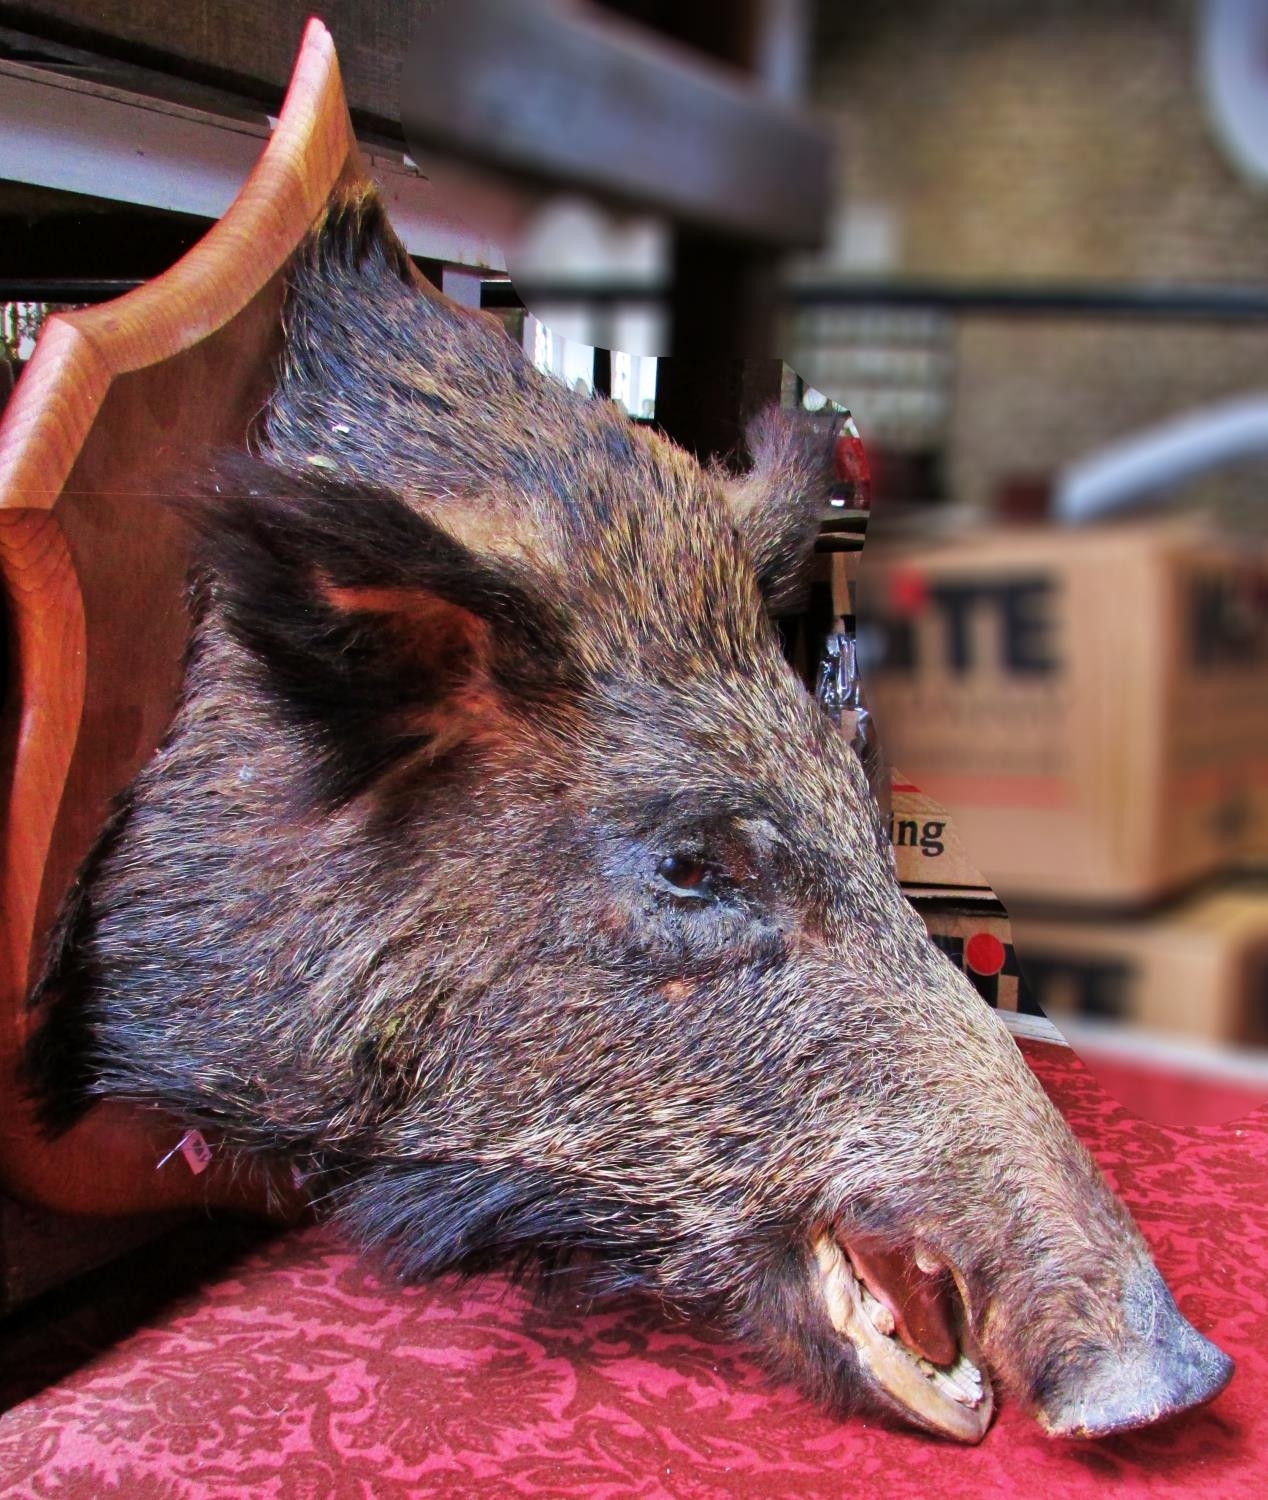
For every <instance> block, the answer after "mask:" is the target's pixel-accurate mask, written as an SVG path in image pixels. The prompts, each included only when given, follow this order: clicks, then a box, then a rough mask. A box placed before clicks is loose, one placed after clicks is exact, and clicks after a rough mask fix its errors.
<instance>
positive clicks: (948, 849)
mask: <svg viewBox="0 0 1268 1500" xmlns="http://www.w3.org/2000/svg"><path fill="white" fill-rule="evenodd" d="M889 841H890V844H891V846H892V847H893V851H894V866H895V868H896V869H897V871H898V878H899V880H900V881H901V882H902V884H903V885H907V886H942V887H949V888H952V889H956V890H977V891H986V892H988V893H989V891H990V886H989V883H988V881H987V879H986V877H985V876H984V875H983V874H982V872H981V871H980V870H978V869H977V868H976V866H975V865H974V864H973V861H972V860H971V859H970V858H969V856H968V854H967V852H966V851H965V848H964V845H963V844H962V843H961V842H960V836H959V833H958V832H957V830H956V827H955V824H954V822H953V821H952V818H951V815H950V814H949V813H948V812H947V810H946V808H945V807H943V806H942V804H941V803H940V802H935V801H934V799H933V798H932V797H930V796H927V795H926V794H925V793H924V792H922V791H921V790H920V788H919V787H918V786H916V785H915V783H914V782H911V781H908V779H907V777H906V776H905V775H903V773H902V772H901V771H897V770H891V772H890V802H889Z"/></svg>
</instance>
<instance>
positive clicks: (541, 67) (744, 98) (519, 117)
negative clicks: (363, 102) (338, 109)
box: [402, 0, 830, 249]
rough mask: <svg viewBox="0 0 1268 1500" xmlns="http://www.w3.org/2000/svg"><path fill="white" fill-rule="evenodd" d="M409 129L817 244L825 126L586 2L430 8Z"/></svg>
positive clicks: (655, 203)
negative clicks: (562, 4)
mask: <svg viewBox="0 0 1268 1500" xmlns="http://www.w3.org/2000/svg"><path fill="white" fill-rule="evenodd" d="M404 76H405V91H404V93H403V96H402V101H403V110H404V125H405V130H406V134H407V137H408V138H409V139H410V140H411V141H416V142H417V143H418V145H419V146H420V147H422V148H427V147H439V148H442V149H444V150H446V151H449V152H453V153H456V154H459V155H461V156H464V157H467V158H469V159H471V160H473V161H478V162H480V163H483V164H485V165H491V166H495V167H500V168H502V169H504V170H507V171H512V172H515V173H516V174H517V175H527V176H529V177H532V178H536V179H537V180H539V181H542V182H545V183H554V184H557V185H563V186H567V187H569V188H571V189H581V190H586V189H588V190H590V191H593V192H595V193H598V194H600V195H602V196H604V197H608V198H616V199H618V200H621V201H624V202H628V203H630V204H634V205H637V206H640V207H645V208H651V209H655V210H657V211H659V212H661V213H664V214H665V215H667V216H668V217H670V218H672V219H674V220H675V221H676V222H678V223H680V224H684V225H687V226H690V227H692V228H694V229H696V230H700V231H703V232H706V233H709V234H711V235H718V236H726V237H731V238H734V239H742V240H745V241H748V242H750V243H753V244H756V245H762V246H767V247H771V248H772V249H789V248H792V247H796V246H805V245H812V244H816V243H818V241H819V240H820V238H821V236H822V233H823V229H824V222H825V216H826V212H827V208H828V205H829V201H830V183H829V166H830V146H829V141H828V137H827V135H826V132H825V131H824V130H823V129H822V128H821V127H819V126H818V125H816V124H815V123H813V122H812V121H811V120H810V119H809V118H808V117H807V116H806V115H804V114H803V113H801V112H800V111H798V110H796V109H794V108H791V107H790V106H788V105H787V104H784V103H782V102H780V101H778V100H776V99H774V98H772V97H771V95H770V94H769V93H768V92H767V91H766V90H765V88H764V87H763V86H762V85H761V84H760V82H758V81H756V80H755V79H754V78H753V77H752V76H751V75H749V74H746V73H745V72H744V71H742V70H741V68H740V67H739V66H735V65H732V62H731V60H730V59H729V58H728V59H727V60H726V61H713V60H711V59H710V58H708V57H706V56H704V55H703V54H702V53H701V52H700V50H699V49H698V48H695V47H688V46H687V45H685V44H684V43H681V42H674V41H669V40H665V39H664V38H661V37H658V36H656V35H655V34H654V33H653V32H651V31H649V30H647V29H646V28H644V27H641V26H638V25H635V24H632V23H629V22H627V21H625V20H623V19H620V18H613V17H604V16H603V15H602V14H601V13H600V12H598V10H597V9H595V8H593V7H590V8H587V7H585V6H582V5H574V6H570V7H567V8H564V7H557V6H554V5H551V4H542V3H537V4H531V3H525V0H464V3H463V4H461V5H453V4H448V5H442V6H440V7H438V8H437V10H436V11H435V12H434V14H433V15H432V16H430V17H429V19H428V22H427V25H426V26H425V27H420V29H419V30H418V32H417V33H416V35H415V39H414V44H413V47H412V48H411V52H410V57H409V61H408V63H407V66H406V72H405V75H404Z"/></svg>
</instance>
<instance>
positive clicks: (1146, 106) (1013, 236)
mask: <svg viewBox="0 0 1268 1500" xmlns="http://www.w3.org/2000/svg"><path fill="white" fill-rule="evenodd" d="M818 9H819V20H818V37H817V45H816V58H815V71H814V79H813V90H814V94H815V102H816V104H817V105H818V107H819V108H820V109H821V110H822V111H824V112H825V113H826V114H827V116H828V117H829V119H831V120H832V121H834V122H835V123H836V125H837V127H838V129H839V131H840V135H841V139H842V143H843V150H842V153H841V169H842V180H843V187H844V189H845V194H844V198H845V202H846V205H847V207H846V209H845V211H844V213H843V216H842V220H841V223H840V226H839V235H838V240H839V243H840V244H841V245H843V246H844V247H845V250H844V256H845V260H846V261H847V262H848V260H849V259H850V257H851V255H852V254H854V251H853V250H851V248H850V247H851V245H852V244H853V245H855V246H857V244H858V243H859V240H860V236H859V234H858V233H857V230H858V227H859V226H860V225H862V226H864V227H866V226H867V225H868V224H869V223H870V224H872V225H873V226H874V225H875V224H876V223H880V224H881V225H882V226H883V227H884V228H885V233H884V234H882V235H881V236H880V243H881V245H882V252H881V255H882V260H883V261H884V262H885V263H884V264H882V263H881V261H874V262H873V264H872V265H871V266H869V267H868V269H871V270H873V271H876V270H881V271H892V272H893V273H894V274H911V275H922V276H931V277H940V278H941V277H946V278H966V279H974V280H976V279H983V280H1002V281H1019V280H1027V279H1040V278H1046V279H1059V280H1062V281H1075V280H1080V279H1088V280H1093V281H1101V282H1125V283H1140V282H1148V281H1164V282H1173V283H1185V282H1189V283H1204V284H1205V283H1226V284H1245V283H1254V284H1260V285H1262V284H1263V283H1265V282H1266V281H1268V190H1266V189H1258V190H1257V189H1254V188H1252V187H1250V186H1249V185H1247V184H1246V183H1245V182H1244V181H1243V180H1242V179H1241V178H1240V177H1239V175H1238V174H1237V172H1236V170H1235V168H1234V167H1233V166H1232V164H1231V163H1229V162H1228V161H1227V160H1226V159H1225V157H1224V156H1223V154H1222V152H1221V150H1220V147H1219V145H1218V143H1217V141H1216V139H1215V137H1214V135H1213V134H1212V131H1211V129H1210V127H1209V126H1208V124H1207V121H1206V119H1205V116H1204V113H1203V109H1202V103H1201V99H1200V96H1199V91H1198V81H1197V50H1196V37H1195V5H1194V4H1191V3H1187V0H904V3H902V4H893V3H883V0H857V3H852V4H850V5H849V6H845V5H838V4H836V3H834V0H830V3H824V4H821V5H820V6H819V8H818ZM863 238H864V239H865V240H866V239H867V236H866V235H865V236H864V237H863ZM870 243H871V244H872V246H873V250H872V253H873V254H875V253H876V251H875V246H876V244H877V236H876V234H875V233H872V234H871V236H870ZM955 354H956V361H955V369H956V373H955V380H954V392H953V399H952V416H951V422H950V428H949V440H948V453H947V457H948V467H949V473H950V476H951V481H952V489H953V493H954V494H955V496H956V498H957V499H961V500H968V501H970V502H975V503H978V502H983V501H985V500H986V499H987V498H988V497H989V496H990V494H991V493H992V492H993V491H994V489H995V488H996V486H997V485H998V484H999V483H1000V482H1001V480H1003V479H1004V478H1006V477H1008V476H1010V475H1014V474H1027V473H1036V472H1046V471H1051V470H1052V469H1054V468H1056V467H1058V466H1059V465H1061V464H1062V463H1063V462H1064V461H1066V460H1067V459H1069V458H1073V457H1077V456H1079V455H1080V454H1081V453H1084V452H1086V451H1087V450H1088V449H1090V448H1092V447H1094V446H1097V445H1099V444H1101V443H1103V442H1106V441H1108V440H1110V439H1113V438H1115V437H1117V436H1120V435H1122V434H1123V433H1126V432H1129V431H1131V430H1133V429H1134V428H1136V427H1139V426H1141V425H1143V424H1147V423H1151V422H1154V421H1158V420H1160V419H1162V418H1164V417H1166V416H1167V415H1169V414H1171V413H1173V412H1180V411H1184V410H1186V409H1188V408H1190V407H1192V406H1195V405H1199V404H1202V403H1205V402H1207V401H1212V400H1215V399H1217V398H1219V397H1221V396H1224V395H1229V394H1234V393H1240V392H1243V391H1246V390H1248V389H1255V388H1268V326H1259V327H1254V326H1241V327H1232V326H1229V325H1215V324H1176V323H1169V324H1164V323H1160V322H1154V323H1139V322H1133V323H1130V324H1125V323H1122V322H1117V321H1111V320H1107V319H1101V320H1097V321H1083V320H1079V321H1072V320H1069V319H1058V318H1045V319H1038V318H1034V319H1026V320H1024V321H1019V320H1004V319H1002V318H984V317H974V318H968V319H963V320H961V321H960V323H959V326H958V329H957V333H956V337H955ZM831 394H833V395H838V393H837V392H835V391H833V392H831ZM839 399H844V400H847V401H848V399H849V394H848V392H845V393H843V394H841V395H840V396H839ZM1266 478H1268V465H1266V466H1265V467H1264V470H1263V472H1262V473H1258V472H1257V473H1256V474H1255V475H1252V476H1250V477H1247V476H1245V475H1242V476H1229V477H1228V479H1227V481H1226V482H1221V486H1220V489H1221V492H1223V493H1227V494H1229V495H1230V496H1232V495H1234V494H1237V495H1239V496H1241V497H1243V498H1244V497H1245V496H1246V495H1247V494H1249V493H1252V492H1253V493H1255V494H1259V495H1262V494H1263V493H1264V488H1265V480H1266ZM1208 488H1209V487H1208Z"/></svg>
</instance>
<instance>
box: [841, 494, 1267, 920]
mask: <svg viewBox="0 0 1268 1500" xmlns="http://www.w3.org/2000/svg"><path fill="white" fill-rule="evenodd" d="M859 588H860V647H861V648H862V651H863V659H864V684H865V686H866V689H867V693H868V701H869V704H870V705H871V708H872V711H873V713H874V715H875V718H876V723H877V726H878V729H879V732H880V738H881V743H882V745H883V746H884V748H885V751H886V754H887V755H888V757H889V759H890V761H891V763H892V764H896V765H899V766H901V767H902V768H903V770H904V771H905V772H906V773H907V775H908V776H909V777H910V778H911V780H912V782H913V783H914V784H916V785H918V786H919V787H920V788H921V789H922V790H923V791H924V792H925V793H926V794H927V795H928V796H929V797H930V798H932V799H934V800H935V802H937V803H940V804H942V805H943V806H944V807H946V808H947V809H949V810H950V811H951V812H952V813H953V815H954V820H955V826H956V832H957V834H958V837H959V839H960V841H961V842H962V845H963V847H964V848H965V849H969V850H972V862H973V864H974V865H975V866H976V867H977V868H978V869H980V870H981V872H982V875H983V876H984V877H985V879H986V880H987V881H989V883H990V885H991V887H992V888H993V889H994V890H996V891H997V892H998V893H999V895H1000V897H1001V898H1002V899H1003V900H1004V901H1005V903H1007V904H1009V905H1010V906H1011V905H1012V904H1013V903H1014V902H1015V901H1017V900H1047V901H1052V900H1058V901H1063V902H1067V903H1099V904H1106V903H1116V904H1121V905H1130V904H1139V903H1143V902H1145V901H1148V900H1152V899H1154V898H1157V897H1158V896H1160V895H1163V894H1166V893H1168V892H1171V891H1175V890H1177V889H1180V888H1181V887H1183V886H1184V885H1185V884H1187V883H1189V882H1192V881H1195V880H1196V879H1198V878H1199V877H1203V876H1207V875H1209V874H1211V873H1212V872H1215V871H1218V870H1221V869H1228V868H1232V867H1236V866H1238V865H1244V864H1245V863H1246V862H1247V861H1248V859H1250V858H1251V857H1252V856H1253V853H1254V851H1256V850H1264V849H1268V556H1265V555H1264V554H1263V553H1262V552H1260V553H1258V554H1256V553H1252V552H1251V551H1250V550H1249V549H1248V548H1247V547H1246V546H1245V545H1234V544H1232V543H1230V542H1228V541H1225V540H1222V539H1220V538H1219V537H1218V536H1216V535H1215V534H1213V533H1212V532H1210V531H1209V530H1207V529H1205V528H1204V527H1202V526H1201V525H1200V524H1198V523H1195V522H1183V523H1181V522H1175V521H1171V522H1167V523H1156V522H1153V523H1148V524H1143V523H1142V524H1135V525H1116V526H1106V527H1096V528H1084V529H1079V530H1069V531H1053V530H1049V529H1037V528H1036V529H1029V530H1016V531H995V532H990V533H980V534H977V535H974V536H971V537H970V536H959V537H957V538H955V539H954V540H952V541H950V542H947V543H945V544H943V545H941V546H937V547H930V546H927V545H926V546H923V547H913V546H901V545H895V544H893V543H892V542H885V543H882V540H881V538H880V537H874V538H872V539H871V540H870V541H869V543H868V566H867V567H866V568H864V569H863V570H862V571H861V574H860V580H859Z"/></svg>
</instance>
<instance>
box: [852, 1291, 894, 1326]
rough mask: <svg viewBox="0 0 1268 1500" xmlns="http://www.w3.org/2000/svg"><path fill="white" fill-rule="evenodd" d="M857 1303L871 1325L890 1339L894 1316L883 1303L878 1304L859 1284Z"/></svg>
mask: <svg viewBox="0 0 1268 1500" xmlns="http://www.w3.org/2000/svg"><path fill="white" fill-rule="evenodd" d="M859 1293H860V1296H859V1301H860V1302H862V1304H863V1311H864V1312H865V1313H866V1314H867V1315H868V1317H869V1318H871V1320H872V1322H873V1324H874V1325H875V1326H876V1328H878V1329H879V1330H880V1332H881V1333H883V1334H885V1335H886V1336H887V1337H892V1336H893V1333H894V1330H895V1328H896V1327H897V1326H898V1325H897V1324H896V1323H895V1322H894V1315H893V1313H892V1312H890V1310H889V1308H887V1307H886V1306H885V1304H884V1303H883V1302H878V1301H877V1300H876V1298H875V1297H873V1296H872V1294H871V1292H870V1291H868V1289H867V1287H865V1286H864V1285H863V1284H862V1283H861V1282H860V1283H859Z"/></svg>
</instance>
